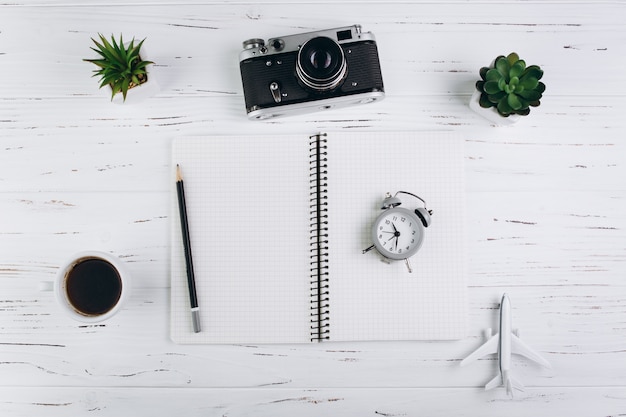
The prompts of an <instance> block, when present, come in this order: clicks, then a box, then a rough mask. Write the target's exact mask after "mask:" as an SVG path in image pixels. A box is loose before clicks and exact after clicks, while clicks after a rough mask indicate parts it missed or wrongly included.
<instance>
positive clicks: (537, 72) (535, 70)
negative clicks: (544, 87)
mask: <svg viewBox="0 0 626 417" xmlns="http://www.w3.org/2000/svg"><path fill="white" fill-rule="evenodd" d="M526 77H531V78H536V79H538V80H540V79H541V77H543V70H542V69H541V68H539V67H538V66H537V65H531V66H530V67H527V68H526V69H525V70H524V72H523V73H522V75H521V76H520V78H526Z"/></svg>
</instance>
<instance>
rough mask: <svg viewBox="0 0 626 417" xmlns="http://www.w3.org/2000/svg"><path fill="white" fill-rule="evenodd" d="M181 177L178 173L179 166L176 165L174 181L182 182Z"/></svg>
mask: <svg viewBox="0 0 626 417" xmlns="http://www.w3.org/2000/svg"><path fill="white" fill-rule="evenodd" d="M182 180H183V175H182V174H181V173H180V165H178V164H176V181H182Z"/></svg>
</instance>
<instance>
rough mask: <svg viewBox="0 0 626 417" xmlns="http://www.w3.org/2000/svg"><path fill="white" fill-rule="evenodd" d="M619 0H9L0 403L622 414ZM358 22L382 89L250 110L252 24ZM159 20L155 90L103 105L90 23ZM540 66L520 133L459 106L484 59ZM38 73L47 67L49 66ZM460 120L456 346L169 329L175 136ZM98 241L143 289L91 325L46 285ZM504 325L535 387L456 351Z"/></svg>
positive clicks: (28, 409)
mask: <svg viewBox="0 0 626 417" xmlns="http://www.w3.org/2000/svg"><path fill="white" fill-rule="evenodd" d="M625 15H626V2H624V1H611V2H609V1H607V2H592V1H566V2H561V1H558V2H528V1H497V0H493V1H482V2H474V1H467V2H456V1H444V2H423V1H397V2H391V3H387V2H383V1H379V0H372V1H365V2H361V1H358V2H357V1H342V2H325V3H324V2H321V3H320V2H316V3H311V2H307V1H297V2H292V1H277V2H266V1H246V2H230V1H219V2H218V1H215V2H204V1H188V2H185V3H184V4H175V3H173V2H166V1H164V2H160V1H147V2H144V1H136V2H133V3H127V2H116V1H112V2H107V4H103V3H95V2H93V3H90V4H85V3H84V2H77V1H73V0H70V1H64V2H59V1H56V0H55V1H38V2H29V1H14V2H10V4H9V3H8V2H5V3H3V4H0V412H1V414H2V416H3V417H4V416H21V415H46V416H48V415H49V416H56V415H82V414H87V413H89V414H92V415H102V416H109V415H120V414H121V415H133V416H142V415H151V416H154V415H157V416H158V415H164V416H165V415H172V414H176V415H188V416H196V415H198V416H199V415H202V416H206V415H209V416H211V415H215V416H218V415H219V416H221V415H229V416H239V415H241V416H243V415H254V416H262V415H272V416H278V415H285V416H290V415H305V416H306V415H355V416H357V415H358V416H362V415H384V416H399V415H433V416H435V415H442V416H444V415H445V416H448V415H451V414H457V415H468V416H478V415H494V416H495V415H510V416H527V415H530V414H531V413H532V414H533V415H539V416H543V415H546V416H547V415H572V416H608V415H624V414H626V401H624V400H626V324H625V323H626V280H625V278H626V268H625V265H626V263H625V262H626V186H625V182H624V178H626V175H625V174H626V164H625V158H626V149H625V148H626V144H625V142H624V133H625V132H626V118H624V117H623V114H624V112H625V111H626V100H625V95H626V87H625V85H624V83H623V81H622V78H623V68H624V64H625V63H626V58H625V57H626V24H625V23H624V22H623V17H624V16H625ZM353 23H361V24H362V25H363V28H364V30H371V31H372V32H374V34H375V35H376V37H377V40H378V43H379V48H380V57H381V66H382V68H383V75H384V79H385V86H386V92H387V97H386V99H385V100H384V101H382V102H380V103H377V104H372V105H368V106H364V107H354V108H348V109H345V110H341V111H333V112H326V113H317V114H310V115H304V116H297V117H293V118H285V119H279V120H276V121H269V122H260V123H256V122H249V121H247V120H246V117H245V111H244V108H243V95H242V94H243V93H242V89H241V82H240V78H239V72H238V68H237V65H238V61H237V54H238V53H239V50H240V48H241V41H243V40H245V39H247V38H251V37H265V38H268V37H270V36H277V35H287V34H291V33H299V32H302V31H307V30H315V29H325V28H328V27H334V26H343V25H350V24H353ZM98 32H102V33H105V34H109V33H120V32H123V33H124V35H125V36H136V37H137V38H143V37H147V39H148V40H147V41H146V45H147V46H149V47H150V50H151V52H152V54H153V55H154V60H155V61H156V62H157V65H156V68H155V72H156V74H155V75H156V77H157V79H158V82H159V84H160V87H161V91H160V93H159V94H158V95H157V96H155V97H153V98H151V99H149V100H147V101H145V102H144V103H141V104H138V105H134V106H118V105H114V104H111V103H110V102H109V101H108V98H107V97H106V94H105V93H103V92H101V91H99V90H98V89H97V82H96V80H94V79H92V78H91V70H92V68H91V67H90V65H89V64H87V63H85V62H83V61H82V59H83V58H87V57H90V51H89V46H90V42H91V41H90V40H89V38H90V37H93V36H96V34H97V33H98ZM512 50H516V51H517V52H519V53H520V55H522V57H523V58H525V59H526V60H527V61H528V62H529V63H536V64H539V65H541V66H542V67H543V68H544V70H545V71H546V76H545V82H546V84H547V85H548V89H547V91H546V94H545V95H544V99H543V100H542V105H541V107H539V108H537V109H533V110H532V113H531V116H530V117H528V118H525V119H523V120H522V121H520V122H519V124H518V125H516V126H514V127H510V128H496V127H493V126H491V125H490V124H489V122H487V121H486V120H484V119H482V118H481V117H480V116H478V115H476V114H474V113H473V112H472V111H471V110H469V108H468V100H469V96H470V95H471V92H472V90H473V84H474V82H475V79H476V77H477V71H478V69H479V68H480V67H481V66H483V65H486V64H488V63H489V61H490V60H491V59H493V58H494V57H495V55H498V54H506V53H508V52H510V51H512ZM42 69H43V70H42ZM342 129H350V130H356V131H371V130H378V131H385V130H421V131H430V130H453V131H456V132H458V133H460V134H462V135H463V137H464V138H465V141H466V147H465V149H466V158H465V164H466V165H465V166H466V175H467V198H466V200H467V221H468V230H469V234H468V241H467V245H468V252H469V274H470V276H469V286H470V288H469V295H470V317H469V322H470V328H469V331H468V337H467V338H465V339H463V340H459V341H455V342H393V343H382V342H379V343H368V342H361V343H333V344H316V345H306V346H302V345H250V346H248V345H241V346H180V345H175V344H173V343H172V342H171V341H169V339H168V335H169V328H168V326H169V324H168V323H169V281H170V278H169V270H170V267H169V254H170V243H169V233H170V232H169V227H170V221H171V213H170V203H169V202H170V194H169V193H170V192H171V189H172V184H171V181H172V180H173V172H172V169H171V166H170V146H171V141H172V139H173V138H175V137H179V136H182V135H205V136H208V135H211V134H222V135H223V134H231V133H232V134H257V133H259V134H280V133H303V134H310V133H316V132H319V131H333V130H342ZM83 249H100V250H106V251H110V252H113V253H115V254H117V255H119V256H121V257H122V258H123V259H124V260H126V261H127V262H128V265H129V267H130V269H131V272H132V273H133V278H134V281H133V293H132V296H131V299H130V301H129V303H128V307H127V308H126V309H125V310H124V311H123V312H122V313H120V314H119V315H118V316H116V317H115V318H113V319H111V320H110V321H107V322H106V323H103V324H98V325H83V324H78V323H76V322H73V321H71V320H70V319H67V318H65V316H63V315H62V314H61V311H60V309H59V308H58V307H57V306H56V305H55V303H54V301H53V298H52V294H51V293H49V292H44V291H40V288H39V287H40V284H41V282H42V281H47V280H51V279H52V278H53V277H54V275H55V273H56V271H57V269H58V267H59V266H60V265H61V263H62V262H63V261H64V260H65V259H66V258H67V257H68V256H70V255H71V254H72V253H74V252H77V251H79V250H83ZM503 292H507V293H509V295H510V297H511V302H512V307H513V322H514V323H513V324H514V326H515V327H519V328H520V329H521V334H522V337H523V338H524V339H525V340H526V341H527V342H528V343H529V344H530V345H532V346H533V347H535V348H536V349H537V350H539V351H540V352H541V353H542V354H543V355H544V356H545V357H546V358H547V359H548V360H549V361H550V362H551V363H552V366H553V369H551V370H547V369H541V368H539V367H537V366H534V365H533V364H532V363H529V362H528V361H526V360H524V359H523V358H515V360H514V362H513V367H514V371H515V373H516V375H517V376H518V377H519V378H520V379H521V380H522V381H523V382H524V383H525V384H526V386H527V390H526V392H524V393H519V394H517V396H516V397H515V398H514V399H509V398H508V397H506V394H505V393H504V391H503V390H496V391H490V392H484V391H483V390H482V386H483V385H484V384H485V383H486V382H487V381H489V380H490V379H491V378H492V377H493V375H495V373H496V371H497V362H496V360H495V359H494V358H486V359H484V360H480V361H478V362H476V363H473V364H472V365H471V366H468V367H465V368H460V367H459V366H458V363H459V362H460V360H461V359H462V358H463V357H464V356H465V355H466V354H468V353H469V352H471V351H472V350H473V349H474V348H476V347H477V346H478V345H479V344H480V343H481V342H482V330H483V329H484V328H485V327H496V325H497V308H498V302H499V299H500V296H501V294H502V293H503Z"/></svg>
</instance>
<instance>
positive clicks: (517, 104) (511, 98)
mask: <svg viewBox="0 0 626 417" xmlns="http://www.w3.org/2000/svg"><path fill="white" fill-rule="evenodd" d="M506 102H507V104H508V105H509V106H510V107H511V108H512V109H513V110H519V109H521V108H522V102H521V101H520V99H519V98H518V97H517V95H515V94H509V95H508V96H507V99H506Z"/></svg>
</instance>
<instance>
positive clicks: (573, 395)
mask: <svg viewBox="0 0 626 417" xmlns="http://www.w3.org/2000/svg"><path fill="white" fill-rule="evenodd" d="M625 399H626V395H625V393H624V391H623V390H621V389H620V388H616V387H603V388H591V387H580V388H561V389H541V390H538V389H529V390H528V392H526V393H522V394H519V395H518V398H517V399H516V400H514V401H511V400H508V399H507V398H505V397H504V395H503V394H502V393H501V392H498V391H489V392H483V391H481V390H478V389H462V388H455V389H450V390H447V391H441V390H434V389H415V388H405V389H401V390H398V389H391V390H390V389H384V388H382V389H367V390H354V389H334V388H322V389H313V390H311V389H286V390H284V389H275V388H271V387H269V388H266V389H264V390H252V389H241V390H206V389H185V390H179V391H178V392H177V393H176V395H172V391H171V390H166V389H145V388H135V389H98V388H78V389H74V388H46V389H40V390H39V391H33V390H26V389H22V388H12V389H9V390H6V391H3V392H1V393H0V404H2V406H3V407H4V409H5V410H6V411H7V412H8V413H9V415H18V413H21V412H26V413H29V414H30V415H33V414H41V413H45V415H49V416H73V415H76V414H83V413H89V415H95V416H119V415H127V414H128V412H129V410H132V415H134V416H139V417H141V416H154V415H173V414H176V415H179V414H180V415H186V416H224V415H228V416H250V415H255V416H275V415H298V416H319V415H342V416H363V415H375V416H397V415H429V416H448V415H450V413H451V412H453V413H454V415H458V416H476V415H481V416H502V415H507V416H512V417H517V416H519V417H525V416H528V415H534V416H538V417H543V416H546V417H547V416H553V415H555V414H560V413H561V412H562V411H561V410H562V408H561V407H560V406H558V404H563V403H566V404H569V407H571V409H570V411H568V415H571V416H573V417H589V416H592V417H602V416H607V415H620V414H622V413H623V411H624V405H623V404H624V400H625ZM450 404H453V405H454V406H453V407H450Z"/></svg>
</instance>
